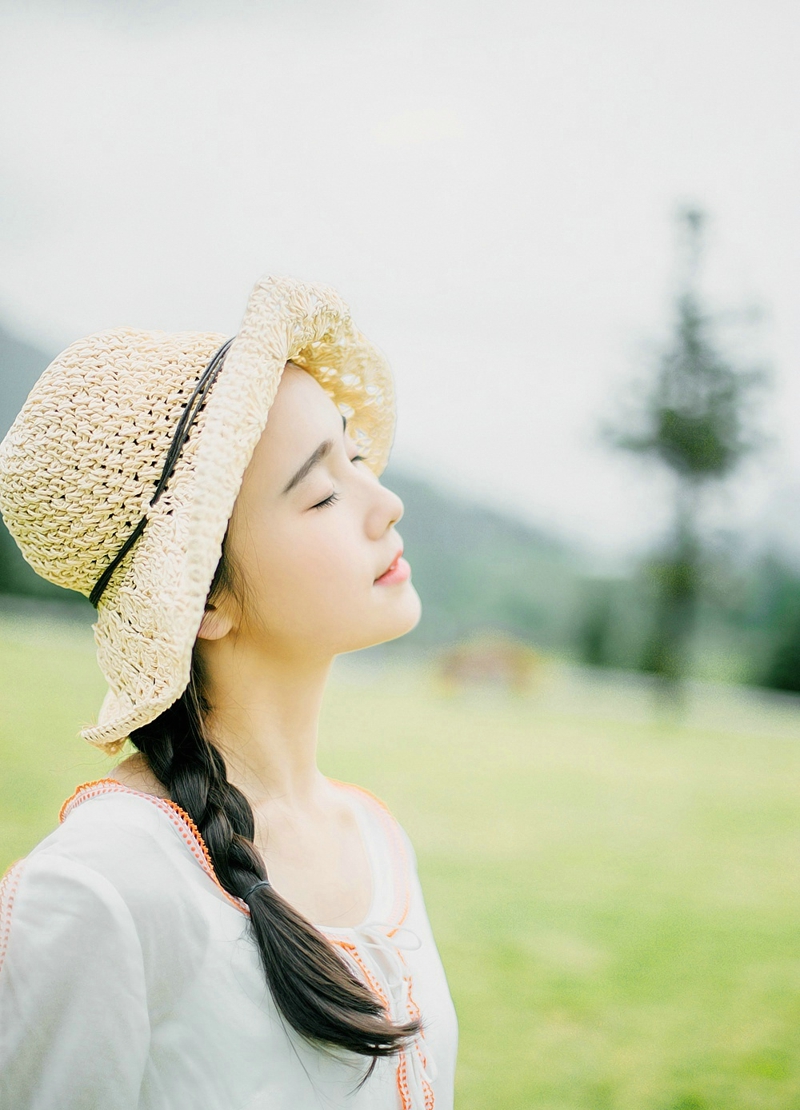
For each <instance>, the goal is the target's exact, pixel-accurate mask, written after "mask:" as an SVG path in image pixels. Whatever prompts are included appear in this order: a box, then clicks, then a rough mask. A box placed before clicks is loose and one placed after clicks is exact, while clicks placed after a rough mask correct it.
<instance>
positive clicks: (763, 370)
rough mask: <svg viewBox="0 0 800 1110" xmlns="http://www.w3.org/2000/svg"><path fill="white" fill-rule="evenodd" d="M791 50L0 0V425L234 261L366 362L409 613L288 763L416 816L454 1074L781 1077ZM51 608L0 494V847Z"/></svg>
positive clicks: (620, 27) (562, 1099)
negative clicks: (349, 324)
mask: <svg viewBox="0 0 800 1110" xmlns="http://www.w3.org/2000/svg"><path fill="white" fill-rule="evenodd" d="M799 50H800V12H799V11H798V8H797V6H796V4H793V3H790V2H788V0H761V2H760V3H756V2H755V0H727V3H724V4H723V3H722V2H718V0H694V2H691V3H690V2H688V0H673V2H671V3H664V2H661V3H655V4H648V5H643V4H636V3H633V2H629V0H602V2H601V0H563V2H562V3H560V4H558V5H553V4H545V3H542V2H539V0H527V2H524V3H523V2H516V0H495V2H494V3H492V4H488V3H485V2H480V0H463V2H461V3H455V0H446V2H445V0H428V2H427V3H415V2H414V0H397V2H394V3H389V2H388V0H387V2H384V0H339V2H338V3H336V4H331V3H324V2H323V0H291V2H290V0H251V2H246V0H227V2H225V3H223V2H222V0H194V2H192V3H189V2H188V0H185V2H182V0H171V2H168V0H165V2H163V3H156V2H155V0H153V2H146V0H143V2H140V3H133V2H125V0H119V2H116V3H110V2H100V0H94V2H92V0H84V2H81V0H75V2H71V3H70V2H67V3H58V4H56V3H47V2H45V0H29V2H28V3H26V4H25V5H18V4H12V3H10V2H8V0H0V90H1V92H0V98H1V100H2V104H3V107H4V110H3V111H2V114H0V183H2V190H1V192H2V202H1V204H0V250H1V251H2V258H3V265H2V266H1V267H0V436H2V435H3V434H4V433H5V432H6V430H7V429H8V427H9V426H10V424H11V422H12V420H13V418H14V416H15V415H16V413H17V411H18V410H19V408H20V406H21V404H22V402H23V401H24V399H25V397H26V395H27V393H28V391H29V390H30V388H31V386H32V385H33V383H34V382H35V380H36V379H37V377H38V376H39V374H40V373H41V372H42V370H43V369H44V368H45V366H46V365H47V363H48V362H49V360H50V359H51V358H52V357H53V356H54V355H55V354H56V353H58V351H59V350H61V349H62V348H63V347H64V346H66V345H67V344H68V343H69V342H71V341H72V340H73V339H75V338H77V337H79V336H82V335H85V334H88V333H89V332H91V331H94V330H100V329H102V328H105V327H109V326H117V325H124V324H129V325H131V326H134V327H142V328H164V329H167V330H182V329H202V330H219V331H223V332H227V333H229V334H233V333H234V332H235V331H236V329H237V326H238V322H239V318H240V315H241V312H242V309H243V306H244V303H245V301H246V298H247V295H248V292H249V290H250V288H251V286H252V284H253V282H254V281H255V279H256V278H257V277H258V276H259V275H260V274H262V273H264V272H273V273H278V274H281V273H286V274H293V275H295V276H298V277H303V278H307V279H310V280H318V281H324V282H328V283H330V284H331V285H333V286H334V287H336V288H337V289H338V290H339V291H340V292H341V293H342V294H343V296H344V297H345V299H346V300H347V301H348V302H349V304H350V306H351V308H352V310H353V315H354V318H355V320H356V321H357V323H358V325H359V327H361V328H362V329H363V330H364V332H365V333H366V334H367V335H368V336H369V337H370V338H371V339H373V340H374V341H375V342H377V343H378V345H379V346H381V347H382V349H383V350H384V351H385V352H386V353H387V355H388V357H389V359H390V362H391V364H392V367H393V370H394V374H395V380H396V386H397V393H398V426H397V435H396V439H395V444H394V450H393V456H392V461H391V462H390V464H389V467H388V468H387V470H386V472H385V474H384V477H383V480H384V482H385V483H386V484H387V485H389V486H390V487H392V488H393V489H395V490H396V491H397V492H398V493H399V494H400V496H401V497H402V498H403V501H404V503H405V515H404V518H403V520H402V522H401V524H400V526H399V531H400V533H401V534H402V536H403V539H404V541H405V553H406V557H407V558H408V559H409V561H410V563H411V566H412V571H413V579H414V583H415V586H416V588H417V590H418V592H419V593H420V595H421V597H422V600H423V618H422V620H421V622H420V624H419V626H418V627H417V628H416V629H415V630H414V631H413V632H412V633H411V634H409V635H408V636H406V637H404V638H403V639H401V640H399V641H395V642H393V643H390V644H385V645H381V646H379V647H378V648H375V649H371V650H370V651H367V652H362V653H358V654H357V655H354V656H345V657H340V659H338V660H337V665H336V668H335V671H334V676H333V681H332V683H331V689H330V696H329V699H328V703H327V705H326V718H325V721H324V722H323V724H324V729H323V734H324V735H323V759H324V761H325V766H326V770H329V772H330V773H332V774H336V775H338V776H339V777H345V778H346V777H350V778H353V779H355V780H357V781H359V782H362V783H363V784H364V785H367V786H369V787H370V788H372V789H374V790H376V791H377V792H378V793H380V794H381V796H383V797H384V798H385V799H386V800H387V802H389V804H390V805H391V806H392V808H393V809H394V811H395V812H396V813H397V815H398V816H399V817H400V818H401V820H403V822H404V823H405V824H406V826H407V828H408V829H409V832H410V833H411V835H412V838H413V839H414V841H415V844H416V845H417V849H418V854H419V858H420V869H421V873H422V876H423V882H424V884H425V889H426V896H427V898H428V901H429V909H430V912H431V918H432V920H433V923H434V928H435V931H436V934H437V938H438V939H439V943H440V947H441V950H442V956H443V959H444V962H445V966H446V968H447V970H448V975H449V978H450V981H451V986H452V989H453V994H454V997H455V1000H456V1005H457V1008H458V1011H459V1016H460V1020H461V1030H462V1047H461V1055H460V1064H459V1076H458V1084H459V1093H458V1102H457V1104H458V1105H459V1106H461V1107H464V1108H465V1110H470V1108H473V1107H474V1108H477V1107H498V1108H501V1107H502V1108H504V1110H510V1108H517V1107H520V1108H522V1107H525V1108H543V1110H544V1108H547V1110H555V1108H559V1110H561V1108H563V1110H583V1108H587V1110H588V1108H593V1110H617V1108H620V1110H628V1108H631V1110H633V1108H634V1107H635V1108H636V1110H643V1108H646V1110H649V1108H653V1110H711V1108H717V1107H719V1108H720V1110H721V1108H725V1110H736V1108H739V1107H742V1108H745V1107H747V1108H748V1110H749V1108H754V1107H759V1108H761V1107H764V1108H767V1107H768V1108H773V1107H774V1108H790V1107H793V1108H795V1110H797V1108H800V1032H798V1030H799V1029H800V1024H798V1020H797V1019H798V1017H800V952H798V949H797V944H796V924H797V914H798V910H800V905H799V904H798V903H800V894H799V888H798V884H797V864H798V848H800V820H798V811H797V790H796V787H797V774H798V771H800V746H799V745H798V741H800V512H799V511H798V508H799V506H800V436H798V434H797V423H798V422H797V413H798V409H799V408H800V374H798V363H799V362H800V314H799V313H798V311H797V307H796V298H797V289H798V287H799V286H800V210H798V204H797V196H798V186H800V147H799V146H798V143H797V139H796V132H797V120H798V118H800V77H798V69H797V62H796V59H797V57H798V51H799ZM93 613H94V611H93V610H92V608H91V606H89V604H88V602H87V601H86V600H85V599H84V598H81V597H78V596H77V595H70V594H68V593H66V592H65V591H63V590H60V589H58V588H57V587H54V586H50V585H49V584H48V583H46V582H44V581H43V580H41V579H39V578H37V576H36V575H35V574H34V573H33V571H31V570H30V568H28V567H27V565H26V564H25V563H24V561H23V560H22V558H21V556H20V555H19V553H18V551H17V549H16V546H15V544H14V542H13V540H11V538H10V537H9V536H8V533H7V532H6V531H5V530H4V528H2V526H0V660H1V661H2V673H3V675H4V679H3V685H2V689H0V710H2V713H1V714H0V758H2V766H3V774H2V782H0V801H1V802H2V809H1V811H0V867H5V866H7V865H8V864H9V863H10V862H12V860H13V859H15V858H17V857H19V856H20V855H23V854H24V853H25V852H27V851H29V850H30V848H31V847H32V846H33V845H34V844H35V843H36V842H37V841H38V839H40V838H41V837H42V836H44V835H46V834H47V832H49V831H50V830H51V829H52V828H53V827H54V825H55V823H56V821H57V813H58V807H59V805H60V803H61V801H63V799H64V797H66V795H67V794H68V793H70V792H71V791H72V789H74V786H75V785H77V783H78V782H81V781H85V780H86V779H89V778H94V777H99V776H100V775H101V774H104V773H107V770H108V768H110V766H111V765H110V764H109V763H107V762H105V763H104V762H103V761H102V759H101V758H100V757H99V756H98V755H97V754H96V753H94V752H92V751H91V750H90V751H86V750H85V749H86V746H85V745H83V746H81V742H80V741H78V740H77V738H76V737H77V732H78V730H79V728H80V727H82V726H83V725H85V724H87V723H89V721H90V720H91V719H92V717H93V714H95V713H96V710H97V707H98V705H99V701H100V698H101V696H102V692H103V686H102V682H101V679H100V675H99V672H98V670H97V667H96V664H95V663H94V661H93V647H92V633H91V622H92V617H93ZM354 720H357V721H359V722H361V723H359V724H358V725H357V727H355V728H354V725H353V721H354ZM409 753H411V754H412V755H413V757H414V758H413V759H412V760H411V761H409V759H408V755H409ZM409 762H411V763H413V768H412V769H409Z"/></svg>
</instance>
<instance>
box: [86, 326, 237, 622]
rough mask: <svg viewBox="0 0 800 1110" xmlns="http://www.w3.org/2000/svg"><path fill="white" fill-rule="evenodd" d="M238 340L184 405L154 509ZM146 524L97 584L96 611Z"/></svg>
mask: <svg viewBox="0 0 800 1110" xmlns="http://www.w3.org/2000/svg"><path fill="white" fill-rule="evenodd" d="M234 338H235V337H234V336H232V337H231V338H230V339H228V340H226V342H225V343H223V344H222V346H221V347H220V348H219V350H218V351H217V352H216V353H215V354H214V356H213V358H212V359H211V361H210V362H209V364H208V366H206V368H205V370H204V371H203V373H202V375H201V377H200V380H199V381H198V383H197V385H196V386H195V388H194V391H193V392H192V395H191V397H190V398H189V400H188V401H187V402H186V404H185V405H184V408H183V412H182V413H181V418H180V420H179V421H178V426H177V427H176V429H175V434H174V435H173V437H172V443H171V444H170V448H169V451H168V452H167V457H166V459H165V461H164V467H163V469H162V471H161V477H160V478H159V479H158V482H157V484H156V488H155V493H154V494H153V496H152V497H151V498H150V505H151V506H152V505H155V503H156V501H158V499H159V497H160V496H161V494H162V493H163V492H164V490H165V489H166V486H167V482H168V481H169V479H170V477H171V476H172V472H173V471H174V469H175V467H176V465H177V462H178V459H179V458H180V454H181V450H182V449H183V445H184V443H185V442H186V440H187V439H188V437H189V432H190V431H191V428H192V425H193V424H194V422H195V420H196V418H197V414H198V413H199V412H200V410H201V408H202V407H203V404H204V402H205V399H206V397H207V396H208V392H209V390H210V389H211V387H212V385H213V384H214V382H215V381H216V378H217V374H218V373H219V371H220V367H221V366H222V363H223V361H224V359H225V355H226V354H227V353H228V348H229V347H230V345H231V343H233V340H234ZM146 524H147V513H145V515H144V516H143V517H142V519H141V520H140V521H139V523H138V524H137V525H136V527H135V528H134V530H133V531H132V532H131V534H130V535H129V536H128V538H127V539H126V540H125V543H124V544H123V545H122V547H120V549H119V551H118V552H117V554H116V555H115V556H114V558H113V559H112V561H111V562H110V563H109V564H108V566H107V567H106V569H105V570H104V571H103V573H102V574H101V575H100V577H99V578H98V579H97V581H96V582H95V584H94V587H93V588H92V592H91V593H90V594H89V601H91V603H92V605H94V607H95V609H96V608H97V604H98V602H99V601H100V598H101V597H102V596H103V593H104V591H105V588H106V586H107V585H108V583H109V582H110V581H111V576H112V575H113V573H114V571H115V570H116V569H117V567H118V566H119V564H120V563H121V562H122V560H123V559H124V558H125V556H126V555H127V554H128V552H129V551H130V549H131V548H132V547H133V545H134V544H135V543H136V541H137V540H138V538H139V536H141V534H142V532H143V531H144V529H145V525H146Z"/></svg>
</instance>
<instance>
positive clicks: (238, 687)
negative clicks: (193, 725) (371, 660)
mask: <svg viewBox="0 0 800 1110" xmlns="http://www.w3.org/2000/svg"><path fill="white" fill-rule="evenodd" d="M203 663H204V667H205V672H206V676H207V677H206V685H207V694H208V699H209V702H210V703H211V706H212V708H211V710H210V711H209V714H208V716H207V718H206V727H207V728H208V734H209V737H210V738H211V739H212V741H213V742H214V744H215V745H216V746H217V747H218V748H219V750H220V751H221V752H222V754H223V756H224V757H225V762H226V764H227V767H228V780H229V781H230V782H231V783H233V785H234V786H237V787H238V788H239V789H240V790H241V791H242V792H243V793H244V795H245V796H246V797H247V798H248V800H249V801H250V803H251V805H252V806H253V808H254V809H258V808H259V807H260V806H262V805H267V806H268V805H269V804H270V803H274V802H278V803H279V804H281V805H282V806H295V805H299V806H303V805H307V804H308V803H309V802H310V801H312V799H313V798H314V796H315V795H317V794H318V793H319V790H320V788H321V786H322V785H323V784H324V779H323V776H322V774H321V772H320V771H319V768H318V767H317V738H318V731H319V715H320V710H321V707H322V698H323V694H324V691H325V684H326V682H327V679H328V675H329V673H330V668H331V664H332V659H315V660H312V659H297V658H291V659H288V658H284V657H281V656H279V655H275V654H269V653H265V652H263V651H248V650H243V645H242V644H241V643H239V644H238V645H237V644H235V643H233V641H232V640H231V638H230V637H224V638H223V639H222V640H218V641H212V642H210V643H208V644H207V645H206V649H205V651H204V657H203Z"/></svg>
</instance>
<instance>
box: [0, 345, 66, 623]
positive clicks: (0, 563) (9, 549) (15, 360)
mask: <svg viewBox="0 0 800 1110" xmlns="http://www.w3.org/2000/svg"><path fill="white" fill-rule="evenodd" d="M52 358H53V355H52V354H50V353H48V352H45V351H43V350H41V349H40V348H38V347H34V346H33V345H32V344H30V343H26V342H25V341H24V340H22V339H18V338H17V337H16V336H15V335H13V334H12V333H11V332H10V331H8V330H7V329H6V328H4V327H3V326H2V325H0V439H2V437H3V436H4V435H5V434H6V432H7V431H8V429H9V428H10V427H11V425H12V423H13V422H14V417H15V416H16V415H17V413H18V412H19V410H20V409H21V408H22V405H23V404H24V402H25V398H26V397H27V396H28V394H29V393H30V391H31V389H32V388H33V386H34V384H35V382H36V380H37V379H38V377H39V375H40V374H41V373H42V371H43V370H44V369H45V368H46V367H47V366H48V364H49V363H50V361H51V360H52ZM0 593H6V594H22V595H27V596H30V597H40V598H57V599H67V598H69V599H73V598H75V599H76V600H77V601H78V602H79V603H80V602H83V600H84V599H83V598H82V597H80V595H79V594H75V593H73V592H72V591H71V590H62V589H61V588H60V587H59V586H54V585H53V584H52V583H51V582H46V581H45V580H44V578H40V577H39V575H38V574H36V573H35V571H33V570H32V569H31V568H30V567H29V566H28V564H27V563H26V562H25V560H24V559H23V558H22V555H21V554H20V550H19V548H18V547H17V545H16V544H15V543H14V541H13V539H12V538H11V536H10V535H9V534H8V531H7V529H6V527H5V525H4V524H2V522H0ZM87 604H88V602H87Z"/></svg>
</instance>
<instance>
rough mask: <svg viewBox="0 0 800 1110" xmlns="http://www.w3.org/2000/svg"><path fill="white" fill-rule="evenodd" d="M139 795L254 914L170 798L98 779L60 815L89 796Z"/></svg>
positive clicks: (69, 801)
mask: <svg viewBox="0 0 800 1110" xmlns="http://www.w3.org/2000/svg"><path fill="white" fill-rule="evenodd" d="M117 793H123V794H135V795H136V796H137V797H139V798H144V799H145V801H148V802H151V803H152V804H153V805H154V806H155V807H156V809H160V810H161V812H162V813H164V814H166V816H167V817H168V818H169V820H170V821H171V822H172V824H173V825H174V826H175V828H176V829H177V831H178V833H179V835H180V837H181V839H182V840H183V841H184V843H185V844H186V846H187V848H188V849H189V851H190V852H191V853H192V855H193V856H194V858H195V859H196V860H197V862H198V863H199V864H200V866H201V867H202V868H203V870H204V871H205V872H206V874H207V875H208V876H209V878H210V879H211V880H212V881H213V882H214V883H215V884H216V886H218V887H219V889H220V890H221V891H222V893H223V894H224V895H225V897H226V898H227V899H228V901H229V902H230V903H231V905H233V906H235V907H236V909H237V910H241V911H242V913H245V914H247V916H248V917H249V916H250V910H249V909H248V908H247V903H246V902H244V901H243V900H242V899H241V898H236V897H235V896H234V895H233V894H231V893H230V892H229V891H227V890H226V889H225V887H224V886H223V885H222V883H221V882H220V881H219V879H218V878H217V873H216V871H215V870H214V865H213V863H212V862H211V854H210V852H209V850H208V848H207V847H206V842H205V841H204V840H203V837H202V836H201V835H200V830H199V829H198V828H197V825H195V823H194V821H193V820H192V818H191V817H190V816H189V814H188V813H187V812H186V810H185V809H183V808H182V807H181V806H179V805H178V803H177V802H173V801H172V800H171V799H170V798H157V797H156V796H155V794H146V793H145V792H144V791H141V790H134V789H133V787H132V786H126V785H125V784H124V783H122V782H116V780H114V779H96V780H95V781H94V782H85V783H83V784H82V785H81V786H79V787H78V788H77V789H76V790H75V793H74V794H72V795H71V797H69V798H67V800H66V801H65V802H64V804H63V806H62V807H61V811H60V813H59V815H58V819H59V821H64V820H65V819H66V818H67V817H68V816H69V814H70V813H71V812H72V811H73V809H75V807H76V806H79V805H80V804H81V802H85V801H87V800H88V799H89V798H96V797H97V796H98V795H99V794H117Z"/></svg>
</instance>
